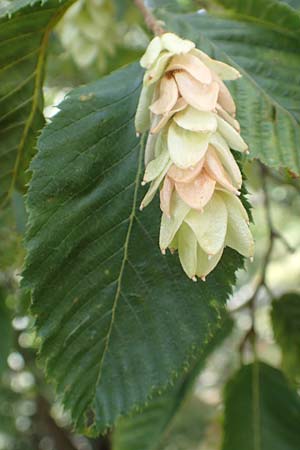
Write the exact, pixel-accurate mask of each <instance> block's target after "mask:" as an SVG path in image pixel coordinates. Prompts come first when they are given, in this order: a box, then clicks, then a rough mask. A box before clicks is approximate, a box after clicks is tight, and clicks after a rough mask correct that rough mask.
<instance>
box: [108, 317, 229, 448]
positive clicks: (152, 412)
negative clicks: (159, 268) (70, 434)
mask: <svg viewBox="0 0 300 450" xmlns="http://www.w3.org/2000/svg"><path fill="white" fill-rule="evenodd" d="M232 326H233V322H232V320H231V319H230V318H229V317H228V316H227V315H225V317H224V319H223V321H222V324H221V327H220V328H219V329H218V330H216V332H215V334H214V336H213V338H212V340H211V341H210V342H209V343H208V344H207V345H206V346H205V347H204V350H203V353H202V355H201V357H200V358H199V359H198V360H197V361H196V362H195V363H194V365H193V367H192V369H191V370H190V371H189V372H188V374H186V375H184V376H183V377H181V378H180V379H179V380H178V381H177V383H176V384H175V386H174V387H172V388H171V389H169V390H167V391H166V392H165V393H163V394H162V395H160V396H158V397H156V398H154V399H153V400H151V401H150V402H149V405H147V406H146V408H145V409H144V410H143V411H141V412H138V413H136V414H134V415H133V416H131V417H128V418H125V419H121V421H120V422H119V423H118V425H117V428H116V430H115V433H114V450H140V449H143V450H154V449H156V448H157V447H158V446H159V444H160V443H161V439H162V437H163V435H164V432H165V431H166V429H167V427H169V425H170V423H171V422H172V421H173V419H174V416H175V415H176V414H177V413H178V411H179V410H180V407H181V406H182V404H183V402H184V401H185V400H186V397H187V396H188V394H189V393H190V391H191V389H192V387H193V385H194V382H195V380H196V378H197V376H198V375H199V373H200V372H201V370H202V369H203V367H204V365H205V363H206V360H207V358H208V356H209V355H210V354H211V353H212V352H213V351H214V350H215V349H216V348H217V347H218V346H219V345H220V344H221V343H222V342H223V340H224V339H225V338H226V337H227V336H228V335H229V333H230V332H231V331H232Z"/></svg>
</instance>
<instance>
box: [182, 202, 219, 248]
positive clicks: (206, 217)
mask: <svg viewBox="0 0 300 450" xmlns="http://www.w3.org/2000/svg"><path fill="white" fill-rule="evenodd" d="M227 217H228V213H227V209H226V206H225V203H224V201H223V199H222V197H221V196H220V194H217V193H215V194H214V195H213V197H212V199H211V200H210V202H209V203H208V204H207V205H206V207H205V209H204V211H203V212H202V213H199V212H198V211H195V210H191V211H190V212H189V214H188V215H187V216H186V218H185V222H186V223H187V224H188V225H189V226H190V227H191V228H192V230H193V231H194V233H195V235H196V237H197V240H198V242H199V245H200V247H201V248H202V250H203V251H205V253H207V254H208V255H216V254H217V253H218V252H219V251H220V250H221V249H222V248H223V247H224V243H225V237H226V231H227Z"/></svg>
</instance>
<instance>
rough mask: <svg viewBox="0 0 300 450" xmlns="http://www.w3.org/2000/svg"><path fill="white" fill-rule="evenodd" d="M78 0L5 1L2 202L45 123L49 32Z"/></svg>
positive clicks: (18, 184) (23, 178)
mask: <svg viewBox="0 0 300 450" xmlns="http://www.w3.org/2000/svg"><path fill="white" fill-rule="evenodd" d="M71 3H72V0H62V1H59V0H48V1H43V2H41V1H34V0H18V1H13V2H9V3H6V2H5V5H4V6H1V7H0V135H1V138H0V206H1V205H3V204H5V203H6V202H7V201H8V199H9V198H10V197H11V195H12V193H13V190H14V188H17V189H19V190H20V191H24V190H25V185H26V183H27V181H28V173H26V170H27V168H28V165H29V163H30V160H31V158H32V156H33V154H34V153H35V147H36V138H37V132H38V130H40V129H41V128H42V126H43V124H44V117H43V95H42V84H43V78H44V63H45V58H46V50H47V43H48V38H49V34H50V32H51V30H52V28H53V27H54V25H55V24H56V22H57V21H58V19H59V18H60V17H61V15H62V14H63V12H64V11H65V10H66V8H67V7H68V5H70V4H71Z"/></svg>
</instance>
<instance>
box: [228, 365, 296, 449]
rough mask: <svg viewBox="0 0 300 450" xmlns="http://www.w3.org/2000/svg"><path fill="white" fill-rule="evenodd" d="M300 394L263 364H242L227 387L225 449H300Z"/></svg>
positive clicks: (277, 373)
mask: <svg viewBox="0 0 300 450" xmlns="http://www.w3.org/2000/svg"><path fill="white" fill-rule="evenodd" d="M299 442H300V397H299V395H298V394H297V392H296V391H294V390H292V388H291V387H290V386H289V384H288V382H287V380H286V379H285V378H284V376H283V375H282V373H281V372H280V371H279V370H277V369H274V368H272V367H270V366H268V365H266V364H263V363H259V362H257V363H255V364H250V365H248V366H244V367H242V368H241V369H240V370H239V372H238V373H236V374H235V375H234V377H233V378H232V379H231V380H230V381H229V383H228V385H227V386H226V390H225V422H224V442H223V447H222V449H223V450H241V449H243V450H298V449H299Z"/></svg>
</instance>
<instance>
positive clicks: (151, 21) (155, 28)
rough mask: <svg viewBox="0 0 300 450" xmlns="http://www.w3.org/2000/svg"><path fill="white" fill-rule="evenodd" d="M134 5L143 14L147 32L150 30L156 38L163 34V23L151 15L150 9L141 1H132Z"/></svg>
mask: <svg viewBox="0 0 300 450" xmlns="http://www.w3.org/2000/svg"><path fill="white" fill-rule="evenodd" d="M134 3H135V4H136V6H137V7H138V8H139V10H140V11H141V13H142V14H143V16H144V19H145V23H146V25H147V27H148V28H149V30H151V31H152V32H153V33H154V34H155V35H158V36H159V35H161V34H163V33H165V30H164V28H163V26H162V25H163V22H162V21H160V20H157V19H156V17H155V16H154V15H153V14H152V12H151V11H150V9H149V8H147V6H146V5H145V3H144V1H143V0H134Z"/></svg>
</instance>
